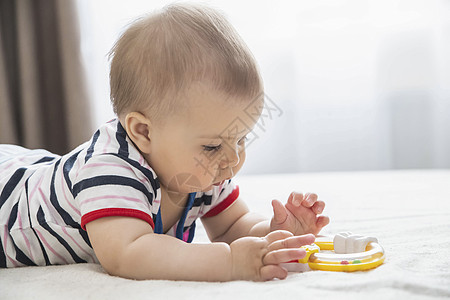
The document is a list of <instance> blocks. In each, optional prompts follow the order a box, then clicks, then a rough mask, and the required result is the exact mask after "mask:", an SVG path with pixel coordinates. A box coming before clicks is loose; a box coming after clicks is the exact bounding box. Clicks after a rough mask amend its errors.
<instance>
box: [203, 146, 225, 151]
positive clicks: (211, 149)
mask: <svg viewBox="0 0 450 300" xmlns="http://www.w3.org/2000/svg"><path fill="white" fill-rule="evenodd" d="M220 148H222V145H221V144H219V145H215V146H211V145H203V150H205V151H208V152H216V151H219V150H220Z"/></svg>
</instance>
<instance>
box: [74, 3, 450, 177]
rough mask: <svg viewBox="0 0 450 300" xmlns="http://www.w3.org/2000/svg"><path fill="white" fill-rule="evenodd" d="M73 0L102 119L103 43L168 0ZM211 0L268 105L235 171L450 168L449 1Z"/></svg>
mask: <svg viewBox="0 0 450 300" xmlns="http://www.w3.org/2000/svg"><path fill="white" fill-rule="evenodd" d="M79 3H80V6H81V7H82V11H83V12H84V14H82V17H83V19H82V24H84V26H85V30H84V31H83V33H82V36H84V41H85V59H87V60H88V61H89V63H88V65H90V66H91V67H95V68H93V70H92V72H90V74H91V76H92V77H91V78H90V80H91V82H92V83H93V84H92V86H95V87H96V88H95V90H94V93H95V94H96V97H95V98H96V105H97V119H96V123H97V125H98V124H100V123H102V122H104V121H107V119H109V118H111V117H112V116H113V115H112V113H111V110H110V108H109V101H108V92H109V91H108V83H107V79H108V75H107V72H108V63H107V61H106V57H105V55H106V53H107V52H108V50H109V48H110V47H111V46H112V44H113V42H114V40H115V39H116V38H117V36H118V34H119V33H120V32H121V31H122V30H123V28H124V27H125V26H126V25H127V24H128V23H129V22H130V21H131V20H132V19H133V18H135V17H137V16H138V15H141V14H143V13H145V12H147V11H151V10H152V9H154V8H158V7H161V6H162V5H164V4H165V3H167V2H166V1H126V3H123V2H122V1H105V0H102V1H101V0H97V1H87V0H79ZM207 3H209V4H210V5H212V6H214V7H216V8H218V9H220V10H222V11H223V12H224V13H225V14H226V15H227V16H228V18H229V20H230V21H231V22H232V24H233V25H234V26H235V27H236V28H237V30H238V31H239V32H240V34H241V35H242V36H243V38H244V40H246V41H247V43H248V45H249V47H250V49H251V50H252V51H253V53H254V54H255V57H256V58H257V60H258V62H259V65H260V67H261V71H262V74H263V78H264V81H265V91H266V94H267V96H268V99H270V102H269V103H272V104H273V105H274V106H273V107H272V108H275V110H273V113H272V114H268V115H267V116H266V117H265V118H264V119H263V120H262V123H261V124H260V126H259V127H257V129H256V130H255V137H257V138H256V139H255V140H254V141H253V142H252V143H251V144H250V145H249V147H248V155H247V163H246V165H245V166H244V168H243V170H242V173H247V174H252V173H273V172H277V173H279V172H311V171H342V170H344V171H345V170H380V169H403V168H450V2H449V1H445V0H431V1H430V0H421V1H411V0H409V1H406V0H403V1H391V0H383V1H359V0H353V1H293V0H292V1H207ZM269 108H270V107H269Z"/></svg>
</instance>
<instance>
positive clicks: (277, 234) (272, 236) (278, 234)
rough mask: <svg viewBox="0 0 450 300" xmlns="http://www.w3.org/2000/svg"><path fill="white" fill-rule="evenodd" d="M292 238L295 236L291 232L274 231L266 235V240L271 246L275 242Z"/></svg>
mask: <svg viewBox="0 0 450 300" xmlns="http://www.w3.org/2000/svg"><path fill="white" fill-rule="evenodd" d="M291 236H293V234H292V233H290V232H289V231H286V230H276V231H272V232H270V233H269V234H268V235H266V236H265V239H266V240H267V242H268V243H269V245H270V244H272V243H273V242H275V241H278V240H283V239H286V238H289V237H291Z"/></svg>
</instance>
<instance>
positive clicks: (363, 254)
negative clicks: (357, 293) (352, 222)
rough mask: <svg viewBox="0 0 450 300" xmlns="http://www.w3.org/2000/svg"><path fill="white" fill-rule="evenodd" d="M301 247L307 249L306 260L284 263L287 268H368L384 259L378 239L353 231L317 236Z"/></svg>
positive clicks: (350, 270) (326, 269) (342, 270)
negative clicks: (312, 242)
mask: <svg viewBox="0 0 450 300" xmlns="http://www.w3.org/2000/svg"><path fill="white" fill-rule="evenodd" d="M301 248H303V249H305V250H306V256H305V257H304V258H303V259H299V260H298V262H297V261H294V262H289V263H285V264H282V265H283V267H285V268H286V269H287V270H288V271H292V272H305V271H310V270H322V271H340V272H354V271H365V270H369V269H373V268H376V267H378V266H379V265H381V264H382V263H383V262H384V259H385V255H384V249H383V247H381V246H380V245H379V244H378V240H377V238H374V237H368V236H362V235H357V234H352V233H351V232H341V233H338V234H336V235H335V237H334V239H331V238H330V237H318V238H316V241H315V243H314V244H312V245H307V246H302V247H301ZM333 250H334V251H333Z"/></svg>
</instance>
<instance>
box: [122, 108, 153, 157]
mask: <svg viewBox="0 0 450 300" xmlns="http://www.w3.org/2000/svg"><path fill="white" fill-rule="evenodd" d="M123 125H124V127H125V130H126V131H127V134H128V136H129V137H130V139H131V140H132V141H133V143H134V144H135V145H136V146H137V147H138V148H139V150H140V151H141V152H143V153H146V154H149V153H150V140H151V138H150V135H151V132H152V124H151V122H150V120H149V119H148V118H147V117H145V116H144V115H143V114H141V113H139V112H130V113H128V114H127V115H126V117H125V124H123Z"/></svg>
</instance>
